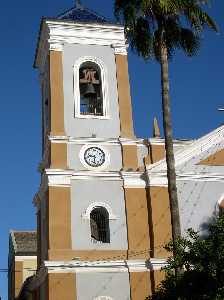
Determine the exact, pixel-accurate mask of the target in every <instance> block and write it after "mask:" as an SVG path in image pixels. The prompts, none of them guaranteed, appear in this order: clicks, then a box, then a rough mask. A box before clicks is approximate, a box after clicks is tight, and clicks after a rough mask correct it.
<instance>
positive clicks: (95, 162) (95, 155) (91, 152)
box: [84, 147, 106, 167]
mask: <svg viewBox="0 0 224 300" xmlns="http://www.w3.org/2000/svg"><path fill="white" fill-rule="evenodd" d="M105 156H106V155H105V153H104V151H103V150H102V149H100V148H98V147H90V148H88V149H86V151H85V152H84V160H85V162H86V163H87V164H88V165H89V166H91V167H100V166H102V165H103V164H104V163H105Z"/></svg>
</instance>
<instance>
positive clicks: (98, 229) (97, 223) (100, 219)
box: [90, 207, 110, 243]
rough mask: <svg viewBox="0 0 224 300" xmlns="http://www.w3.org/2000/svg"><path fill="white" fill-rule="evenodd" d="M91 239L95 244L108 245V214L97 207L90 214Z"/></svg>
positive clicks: (102, 208) (103, 209)
mask: <svg viewBox="0 0 224 300" xmlns="http://www.w3.org/2000/svg"><path fill="white" fill-rule="evenodd" d="M90 227H91V238H92V241H93V242H96V243H110V228H109V213H108V211H107V210H106V209H105V208H104V207H97V208H94V209H93V210H92V212H91V213H90Z"/></svg>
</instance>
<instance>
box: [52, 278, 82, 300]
mask: <svg viewBox="0 0 224 300" xmlns="http://www.w3.org/2000/svg"><path fill="white" fill-rule="evenodd" d="M76 299H77V296H76V276H75V274H72V273H71V274H69V273H61V274H60V273H57V274H56V273H55V274H54V273H52V274H48V293H47V300H76Z"/></svg>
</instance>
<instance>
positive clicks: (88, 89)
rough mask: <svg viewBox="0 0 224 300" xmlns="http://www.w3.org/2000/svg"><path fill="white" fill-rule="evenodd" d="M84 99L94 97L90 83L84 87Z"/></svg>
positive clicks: (93, 89)
mask: <svg viewBox="0 0 224 300" xmlns="http://www.w3.org/2000/svg"><path fill="white" fill-rule="evenodd" d="M83 95H84V97H86V98H89V97H94V96H95V95H96V91H95V88H94V85H93V84H92V83H87V84H86V87H85V91H84V93H83Z"/></svg>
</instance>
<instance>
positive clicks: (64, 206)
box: [47, 187, 71, 249]
mask: <svg viewBox="0 0 224 300" xmlns="http://www.w3.org/2000/svg"><path fill="white" fill-rule="evenodd" d="M47 210H48V220H49V221H48V227H49V228H48V232H49V249H71V199H70V187H49V196H48V209H47Z"/></svg>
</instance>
